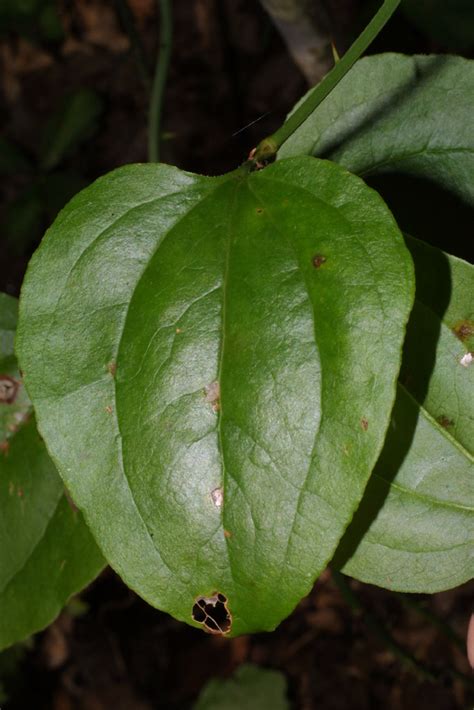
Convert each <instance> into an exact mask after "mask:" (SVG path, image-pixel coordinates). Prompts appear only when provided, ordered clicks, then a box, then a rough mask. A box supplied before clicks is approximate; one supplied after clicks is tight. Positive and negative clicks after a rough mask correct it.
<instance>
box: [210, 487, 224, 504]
mask: <svg viewBox="0 0 474 710" xmlns="http://www.w3.org/2000/svg"><path fill="white" fill-rule="evenodd" d="M211 498H212V502H213V503H214V505H215V506H216V508H222V503H223V502H224V492H223V490H222V488H214V490H213V491H211Z"/></svg>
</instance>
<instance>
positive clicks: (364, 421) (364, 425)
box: [360, 417, 369, 431]
mask: <svg viewBox="0 0 474 710" xmlns="http://www.w3.org/2000/svg"><path fill="white" fill-rule="evenodd" d="M360 426H361V429H362V430H363V431H367V429H368V428H369V422H368V420H367V419H366V418H365V417H362V419H361V420H360Z"/></svg>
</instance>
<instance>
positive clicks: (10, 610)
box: [0, 294, 104, 648]
mask: <svg viewBox="0 0 474 710" xmlns="http://www.w3.org/2000/svg"><path fill="white" fill-rule="evenodd" d="M16 311H17V302H16V300H15V299H14V298H11V297H10V296H6V295H5V294H0V648H5V647H6V646H8V645H10V644H12V643H14V642H15V641H19V640H21V639H23V638H25V637H27V636H29V635H30V634H32V633H34V632H35V631H38V630H39V629H41V628H43V627H44V626H46V625H47V624H48V623H50V622H51V621H52V620H53V619H54V618H55V616H57V614H58V613H59V611H60V610H61V608H62V606H63V605H64V604H65V603H66V601H67V599H68V598H69V597H70V596H71V594H73V593H75V592H78V591H79V590H80V589H82V588H83V587H84V586H85V585H86V584H87V583H88V582H90V581H91V580H92V579H93V578H94V577H95V576H96V575H97V574H98V573H99V571H100V570H101V569H102V567H103V566H104V560H103V558H102V556H101V554H100V552H99V550H98V548H97V546H96V545H95V543H94V541H93V539H92V537H91V534H90V532H89V531H88V529H87V528H86V526H85V524H84V522H83V519H82V516H81V515H80V513H78V512H77V511H73V510H72V509H71V507H70V505H69V503H68V502H67V500H66V497H65V496H64V486H63V483H62V481H61V479H60V477H59V476H58V474H57V472H56V470H55V467H54V465H53V463H52V461H51V459H50V458H49V456H48V454H47V452H46V448H45V446H44V444H43V442H42V441H41V439H40V436H39V434H38V432H37V430H36V426H35V422H34V419H33V418H32V412H31V404H30V402H29V400H28V398H27V396H26V393H25V391H24V389H23V386H22V384H21V382H20V379H19V374H18V371H17V367H16V363H15V358H14V355H13V338H14V333H15V327H16ZM12 388H13V389H12ZM6 395H8V396H6Z"/></svg>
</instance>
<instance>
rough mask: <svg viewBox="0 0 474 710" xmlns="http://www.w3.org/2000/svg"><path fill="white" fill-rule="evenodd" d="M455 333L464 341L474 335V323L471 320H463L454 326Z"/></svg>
mask: <svg viewBox="0 0 474 710" xmlns="http://www.w3.org/2000/svg"><path fill="white" fill-rule="evenodd" d="M453 333H454V335H455V336H456V337H457V338H459V340H461V341H462V342H464V341H466V340H467V339H468V338H469V337H470V336H471V335H474V323H473V322H472V321H470V320H461V321H459V323H456V325H455V326H454V327H453Z"/></svg>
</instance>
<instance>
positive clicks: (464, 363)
mask: <svg viewBox="0 0 474 710" xmlns="http://www.w3.org/2000/svg"><path fill="white" fill-rule="evenodd" d="M473 360H474V357H473V355H472V353H466V354H465V355H463V356H462V358H461V359H460V361H459V362H460V363H461V365H462V366H463V367H469V365H470V364H471V363H472V361H473Z"/></svg>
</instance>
